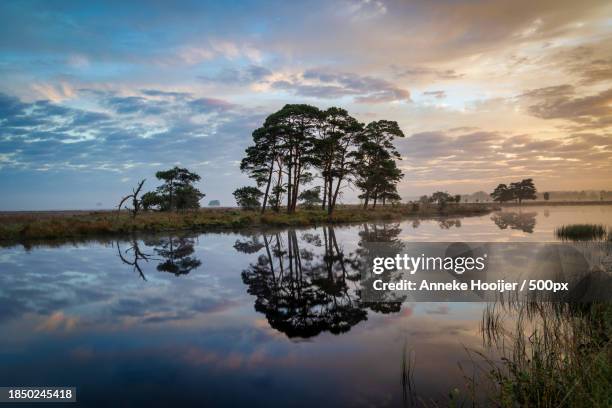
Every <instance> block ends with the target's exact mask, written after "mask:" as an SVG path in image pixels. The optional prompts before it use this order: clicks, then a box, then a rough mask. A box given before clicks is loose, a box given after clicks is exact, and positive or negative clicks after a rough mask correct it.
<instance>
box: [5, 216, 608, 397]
mask: <svg viewBox="0 0 612 408" xmlns="http://www.w3.org/2000/svg"><path fill="white" fill-rule="evenodd" d="M570 223H600V224H605V225H607V226H608V227H612V207H610V206H551V207H535V206H534V207H531V206H530V207H526V208H524V209H522V210H520V211H519V210H518V209H515V208H512V209H507V210H504V211H502V212H495V213H491V214H487V215H483V216H477V217H466V218H443V219H438V220H420V221H417V220H405V221H402V222H398V223H367V224H360V225H351V226H334V227H318V228H312V229H298V230H273V231H267V232H266V233H265V234H264V233H261V232H252V231H248V232H245V233H242V234H236V233H205V234H198V235H181V236H168V235H154V236H139V237H135V238H133V239H131V238H125V239H121V240H99V241H88V242H77V243H66V244H56V245H50V244H44V245H43V244H41V245H36V244H32V245H31V246H27V247H24V246H23V245H16V246H11V247H5V248H0V271H1V273H0V333H1V334H2V335H1V336H0V367H2V369H1V370H0V383H1V385H5V386H8V385H18V386H27V385H31V386H34V385H39V386H42V385H45V386H46V385H49V386H50V385H56V386H76V387H77V399H78V401H79V402H81V403H82V404H84V405H86V406H136V405H141V404H142V405H144V404H147V405H149V406H183V405H198V406H213V405H214V406H239V405H250V406H270V405H282V406H313V405H315V406H320V405H322V404H324V405H326V406H327V405H338V406H401V405H403V404H405V403H406V401H405V399H406V394H405V392H404V385H405V384H403V383H402V373H403V371H402V370H403V368H402V367H403V361H404V358H405V356H406V355H412V356H414V360H413V361H412V363H411V364H412V375H413V382H414V384H413V385H412V387H413V389H414V390H415V392H416V395H417V396H418V397H419V398H421V399H422V400H425V401H433V402H437V403H439V404H441V405H445V402H446V401H447V398H448V393H449V391H451V390H452V389H454V388H455V387H458V388H463V387H464V385H465V379H464V377H463V376H464V372H467V373H469V372H471V370H472V363H471V360H470V357H469V355H468V353H467V352H466V348H468V349H473V350H481V351H484V352H488V351H487V350H486V348H483V344H482V343H483V336H482V333H481V332H480V330H479V324H480V322H481V319H482V314H483V309H484V304H482V303H403V304H399V303H398V304H395V303H392V304H387V305H375V304H363V303H362V302H360V299H359V296H360V291H359V277H358V276H355V271H356V270H357V268H358V265H359V262H360V254H361V253H362V252H363V251H364V248H367V245H368V243H370V242H389V243H393V242H405V241H417V242H418V241H423V242H425V241H426V242H432V241H439V242H454V241H466V242H469V241H473V242H497V241H501V242H518V241H529V242H548V241H555V240H556V238H555V235H554V229H555V228H556V227H558V226H561V225H563V224H570ZM462 369H463V371H462ZM118 401H120V402H118Z"/></svg>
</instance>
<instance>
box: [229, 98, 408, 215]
mask: <svg viewBox="0 0 612 408" xmlns="http://www.w3.org/2000/svg"><path fill="white" fill-rule="evenodd" d="M403 136H404V134H403V133H402V131H401V129H400V128H399V126H398V124H397V122H394V121H388V120H379V121H374V122H371V123H369V124H367V125H365V124H363V123H360V122H359V121H358V120H357V119H355V118H353V117H352V116H351V115H349V113H348V112H347V111H346V110H344V109H341V108H336V107H332V108H329V109H326V110H320V109H319V108H317V107H314V106H310V105H303V104H300V105H295V104H294V105H285V106H284V107H283V108H282V109H281V110H279V111H278V112H275V113H273V114H271V115H270V116H268V117H267V118H266V120H265V122H264V123H263V125H262V126H261V127H260V128H258V129H256V130H255V131H254V132H253V144H252V145H251V146H249V147H248V148H247V150H246V156H245V157H244V158H243V159H242V162H241V165H240V169H241V170H242V171H243V172H245V173H247V174H248V175H249V177H251V178H252V179H254V180H255V182H256V184H257V188H255V187H242V188H239V189H237V190H236V191H235V192H234V196H235V197H236V200H237V201H238V204H239V205H241V206H243V207H246V208H259V207H261V211H262V212H264V211H265V210H266V208H272V209H273V210H274V211H279V210H280V208H281V206H283V205H284V206H285V207H286V210H287V212H288V213H293V212H295V209H296V207H297V203H298V200H301V201H302V202H304V203H305V204H306V205H307V206H313V205H320V206H321V207H322V208H323V209H327V211H328V213H329V214H332V213H333V211H334V208H335V207H336V204H337V202H338V197H339V195H340V194H341V192H342V189H343V188H344V187H346V186H348V185H349V183H352V184H353V185H354V186H356V187H357V188H358V189H359V190H360V191H361V194H360V195H359V198H361V199H362V200H363V203H364V208H367V207H368V205H370V204H371V205H372V206H373V207H375V206H376V204H377V203H378V202H382V204H383V205H384V204H385V203H386V202H388V201H398V200H400V196H399V195H398V193H397V184H398V182H399V181H400V180H401V179H402V177H403V174H402V172H401V170H400V169H399V168H398V167H397V164H396V160H398V159H400V154H399V152H398V151H397V149H396V148H395V146H394V144H393V140H394V139H395V138H396V137H403ZM316 181H320V183H318V184H319V185H317V186H316V187H314V188H311V189H305V186H307V185H309V184H311V183H313V182H316ZM321 194H322V197H321ZM262 198H263V201H260V200H262Z"/></svg>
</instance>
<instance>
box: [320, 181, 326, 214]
mask: <svg viewBox="0 0 612 408" xmlns="http://www.w3.org/2000/svg"><path fill="white" fill-rule="evenodd" d="M325 200H327V176H326V175H325V176H323V203H322V204H321V209H322V210H325Z"/></svg>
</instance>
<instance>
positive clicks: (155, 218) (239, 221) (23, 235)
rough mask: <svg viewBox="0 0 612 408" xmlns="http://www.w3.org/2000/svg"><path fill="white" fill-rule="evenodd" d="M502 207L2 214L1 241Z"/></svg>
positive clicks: (291, 223)
mask: <svg viewBox="0 0 612 408" xmlns="http://www.w3.org/2000/svg"><path fill="white" fill-rule="evenodd" d="M498 208H499V207H498V206H496V205H492V204H485V203H482V204H449V205H447V206H446V207H445V208H444V209H439V208H438V207H437V206H434V205H426V206H423V205H418V206H413V205H411V204H404V205H398V206H386V207H379V208H376V209H375V210H371V209H369V210H363V209H362V208H360V207H359V206H355V205H353V206H350V205H346V206H340V207H339V208H338V209H337V210H336V212H335V213H334V215H333V216H332V217H331V218H330V217H329V216H328V215H327V213H326V212H325V211H322V210H320V209H313V210H306V209H300V210H298V211H297V212H296V213H295V214H285V213H282V212H281V213H273V212H270V213H268V212H266V213H265V214H260V213H259V212H254V211H245V210H240V209H231V208H218V209H209V208H207V209H200V210H197V211H189V212H179V213H174V212H173V213H162V212H146V213H142V214H139V215H138V216H137V217H136V219H132V218H131V216H130V215H129V214H128V213H127V212H126V211H122V212H121V213H118V212H116V211H66V212H63V211H57V212H39V213H36V212H29V213H0V241H22V240H35V239H54V238H87V237H93V236H104V235H121V234H127V233H134V232H145V233H153V232H173V231H176V232H180V231H195V232H208V231H219V230H237V229H245V228H253V227H256V228H268V227H308V226H317V225H324V224H350V223H356V222H366V221H393V220H401V219H405V218H433V217H440V216H451V217H452V216H457V217H461V216H470V215H479V214H486V213H489V212H491V211H493V210H496V209H498Z"/></svg>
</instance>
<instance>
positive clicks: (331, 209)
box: [328, 177, 342, 215]
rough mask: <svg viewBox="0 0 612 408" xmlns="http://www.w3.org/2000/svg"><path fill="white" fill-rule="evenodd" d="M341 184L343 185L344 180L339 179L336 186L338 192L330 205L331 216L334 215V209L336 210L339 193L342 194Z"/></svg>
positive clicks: (335, 192)
mask: <svg viewBox="0 0 612 408" xmlns="http://www.w3.org/2000/svg"><path fill="white" fill-rule="evenodd" d="M340 183H342V178H341V177H338V183H337V184H336V190H335V191H334V196H333V198H332V201H331V203H330V205H329V210H328V214H329V215H332V213H333V212H334V209H335V208H336V200H337V199H338V193H339V192H340Z"/></svg>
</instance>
